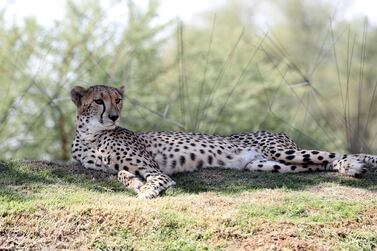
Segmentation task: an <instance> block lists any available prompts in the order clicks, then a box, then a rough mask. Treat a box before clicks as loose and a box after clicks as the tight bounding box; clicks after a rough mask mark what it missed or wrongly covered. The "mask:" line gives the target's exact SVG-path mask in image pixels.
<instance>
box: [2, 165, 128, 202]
mask: <svg viewBox="0 0 377 251" xmlns="http://www.w3.org/2000/svg"><path fill="white" fill-rule="evenodd" d="M0 173H1V175H0V196H1V197H2V199H4V200H13V201H25V200H28V199H32V197H33V195H32V193H33V192H38V191H39V190H40V189H41V188H43V187H45V186H48V185H75V186H78V187H82V188H84V189H87V190H91V191H96V192H109V191H111V192H121V191H122V192H124V191H126V189H125V188H124V187H123V186H122V185H121V184H120V183H119V182H118V181H117V180H116V177H114V176H111V175H108V174H106V173H102V172H96V171H89V170H86V169H84V168H83V167H81V166H80V165H79V164H78V163H76V162H61V163H58V162H49V161H0Z"/></svg>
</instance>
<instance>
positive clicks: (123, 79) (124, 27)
mask: <svg viewBox="0 0 377 251" xmlns="http://www.w3.org/2000/svg"><path fill="white" fill-rule="evenodd" d="M257 2H258V1H241V0H240V1H226V2H225V3H224V4H223V5H220V6H218V7H216V9H213V10H211V11H208V12H206V13H202V15H200V16H199V17H198V20H197V22H195V23H183V22H182V21H180V20H176V19H174V20H170V21H167V22H164V23H162V22H161V20H160V19H159V17H158V15H157V13H158V6H159V4H158V2H156V1H150V2H149V5H148V6H147V7H146V8H145V7H141V6H139V5H138V4H137V2H136V1H134V2H133V1H114V2H113V5H111V6H110V9H111V8H118V9H121V8H123V9H124V12H125V13H126V14H125V15H124V17H123V19H122V20H121V21H120V20H118V19H114V18H112V16H111V15H110V14H109V13H110V12H109V11H110V9H108V8H104V7H103V6H102V5H101V2H100V1H98V0H96V1H89V0H88V1H85V0H84V1H67V2H66V8H65V12H66V14H65V15H66V18H64V19H63V20H61V21H56V22H55V24H54V26H53V27H45V26H42V25H41V24H39V23H38V22H37V21H36V19H34V18H27V19H25V20H24V21H23V22H22V23H20V22H12V21H10V20H9V19H7V18H6V13H7V9H6V8H5V9H4V10H3V11H2V12H1V13H0V37H1V46H0V61H1V64H0V72H1V74H0V86H1V90H2V91H1V92H0V99H1V102H0V138H1V139H2V140H1V143H0V156H4V157H5V158H28V159H40V158H43V159H62V160H66V159H69V158H70V141H71V139H72V136H73V131H74V116H75V108H74V105H73V104H72V102H71V101H70V98H69V90H70V88H71V87H72V86H74V85H84V86H89V85H92V84H109V85H114V86H119V85H121V84H125V85H126V89H127V90H126V102H125V106H124V111H123V113H124V114H123V119H122V125H123V126H125V127H127V128H129V129H132V130H137V131H140V130H187V131H201V132H207V133H218V134H229V133H236V132H242V131H254V130H259V129H263V130H273V131H285V132H287V133H288V134H290V135H291V136H292V137H294V139H295V140H296V141H298V142H299V143H300V144H301V145H302V146H304V147H311V148H321V149H328V150H332V151H341V152H343V151H345V152H372V153H373V152H374V153H375V152H376V145H377V144H376V138H377V126H376V125H377V109H375V107H376V86H377V85H376V74H375V65H376V62H377V43H375V41H376V39H377V27H376V26H375V25H374V24H368V22H367V20H352V21H345V19H343V17H342V16H341V15H340V14H339V13H341V12H342V10H341V9H340V10H339V9H336V8H335V7H334V6H333V5H331V3H330V2H328V1H309V0H289V1H274V0H271V1H266V4H268V5H269V6H271V7H272V8H273V10H274V12H273V13H274V18H273V19H272V21H271V23H270V24H269V26H268V28H267V29H266V30H262V29H261V28H260V27H259V26H258V22H257V18H256V16H257V15H256V14H257V13H258V10H259V9H258V8H259V7H260V6H259V5H258V3H257Z"/></svg>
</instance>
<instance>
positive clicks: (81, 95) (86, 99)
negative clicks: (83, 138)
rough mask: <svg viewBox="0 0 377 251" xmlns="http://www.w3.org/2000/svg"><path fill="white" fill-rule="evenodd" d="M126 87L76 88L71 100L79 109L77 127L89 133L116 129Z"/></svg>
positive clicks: (98, 86)
mask: <svg viewBox="0 0 377 251" xmlns="http://www.w3.org/2000/svg"><path fill="white" fill-rule="evenodd" d="M123 92H124V86H122V87H120V88H113V87H109V86H104V85H95V86H91V87H89V88H87V89H85V88H84V87H81V86H75V87H73V88H72V90H71V98H72V101H73V103H75V105H76V107H77V126H78V128H79V129H82V130H84V131H86V132H88V133H95V132H99V131H103V130H111V129H114V128H115V127H116V126H117V124H118V122H119V118H120V113H121V109H122V99H123Z"/></svg>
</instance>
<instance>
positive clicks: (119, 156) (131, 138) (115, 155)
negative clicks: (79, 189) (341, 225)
mask: <svg viewBox="0 0 377 251" xmlns="http://www.w3.org/2000/svg"><path fill="white" fill-rule="evenodd" d="M123 95H124V87H120V88H115V87H109V86H105V85H96V86H91V87H89V88H84V87H80V86H76V87H74V88H73V89H72V90H71V98H72V101H73V102H74V104H75V105H76V107H77V115H76V130H75V136H74V140H73V144H72V157H73V158H74V159H75V160H77V161H79V162H80V163H81V164H82V165H83V166H84V167H85V168H89V169H94V170H101V171H105V172H108V173H113V174H117V175H118V179H119V181H121V182H122V183H123V184H124V185H125V186H126V187H127V188H129V189H132V190H133V191H135V192H136V193H137V197H139V198H146V199H151V198H155V197H158V196H159V195H160V194H161V192H163V191H164V190H165V189H167V188H168V187H171V186H174V185H175V182H174V181H173V180H172V178H171V177H170V176H169V175H171V174H174V173H179V172H191V171H196V170H200V169H202V168H208V167H220V168H231V169H238V170H249V171H270V172H277V173H297V172H309V171H323V170H328V171H338V172H340V173H343V174H345V175H349V176H355V177H358V176H360V175H361V174H362V173H364V172H367V171H369V170H371V169H374V168H376V166H377V156H373V155H366V154H355V155H346V154H337V153H332V152H326V151H317V150H306V149H300V148H299V147H298V146H297V145H296V143H295V142H294V141H293V140H292V139H290V138H289V137H288V136H287V135H286V134H284V133H272V132H266V131H258V132H250V133H239V134H233V135H229V136H217V135H207V134H202V133H190V132H132V131H130V130H127V129H125V128H122V127H120V126H118V123H119V119H120V115H121V110H122V104H123Z"/></svg>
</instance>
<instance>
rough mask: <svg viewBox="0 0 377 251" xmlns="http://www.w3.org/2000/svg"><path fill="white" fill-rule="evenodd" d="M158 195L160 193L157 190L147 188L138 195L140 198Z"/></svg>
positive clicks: (151, 197) (150, 197)
mask: <svg viewBox="0 0 377 251" xmlns="http://www.w3.org/2000/svg"><path fill="white" fill-rule="evenodd" d="M157 196H158V193H157V192H156V191H155V190H147V191H144V192H141V193H139V194H138V195H137V198H138V199H153V198H156V197H157Z"/></svg>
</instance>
